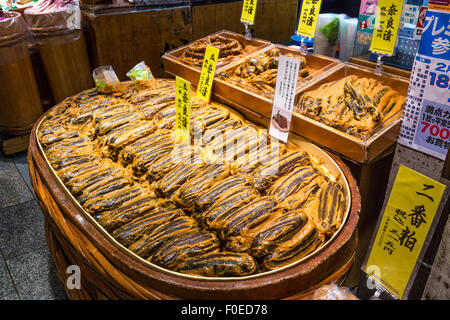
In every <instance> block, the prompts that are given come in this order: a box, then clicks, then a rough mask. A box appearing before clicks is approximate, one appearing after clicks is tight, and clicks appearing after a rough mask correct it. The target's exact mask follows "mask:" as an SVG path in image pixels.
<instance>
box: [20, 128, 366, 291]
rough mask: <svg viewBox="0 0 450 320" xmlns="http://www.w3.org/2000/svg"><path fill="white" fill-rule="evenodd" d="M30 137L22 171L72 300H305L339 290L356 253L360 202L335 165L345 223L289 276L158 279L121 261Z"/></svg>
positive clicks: (130, 260) (131, 261) (135, 263)
mask: <svg viewBox="0 0 450 320" xmlns="http://www.w3.org/2000/svg"><path fill="white" fill-rule="evenodd" d="M36 130H37V127H36V126H35V128H34V129H33V131H32V135H31V139H30V147H29V153H28V164H29V170H30V177H31V182H32V185H33V188H34V190H35V192H36V195H37V197H38V199H39V202H40V205H41V208H42V210H43V212H44V216H45V222H46V236H47V242H48V246H49V249H50V252H51V254H52V257H53V260H54V263H55V265H56V270H57V273H58V277H59V279H60V280H61V281H62V283H63V284H66V281H67V278H68V276H69V274H68V273H67V267H68V266H70V265H77V266H79V267H80V271H81V275H82V276H81V289H79V290H75V289H72V290H69V289H67V288H66V292H67V294H68V296H69V297H70V298H71V299H305V298H308V297H310V295H311V294H312V293H313V291H314V290H315V289H316V288H318V287H320V286H321V285H323V284H328V283H331V282H337V283H342V281H343V280H344V279H345V276H346V275H347V272H348V271H349V269H350V267H351V265H352V262H353V259H354V253H355V250H356V245H357V232H356V226H357V222H358V218H359V211H360V195H359V191H358V188H357V185H356V182H355V180H354V178H353V177H352V175H351V173H350V171H349V169H348V168H347V167H346V166H345V165H344V163H343V162H342V161H341V159H340V158H339V157H337V156H335V155H332V154H330V156H331V157H332V158H333V159H334V160H335V162H336V163H337V164H338V165H339V167H340V168H341V169H342V172H343V173H344V175H345V177H346V179H347V181H348V184H349V189H350V192H351V204H350V210H349V215H348V217H347V221H346V223H345V224H344V226H343V227H342V229H341V230H340V232H339V233H338V234H337V235H336V237H335V238H334V239H333V241H332V242H331V243H329V245H327V246H326V247H324V248H323V250H320V251H319V252H318V253H317V254H316V255H313V256H312V257H311V258H309V259H307V260H305V261H304V262H302V263H301V264H296V265H294V266H292V267H290V268H287V269H283V270H280V271H279V272H274V273H270V274H266V275H262V276H260V277H255V278H251V279H243V280H236V281H226V280H214V281H211V280H203V279H189V278H186V277H182V276H177V275H176V274H174V273H165V272H161V271H160V270H158V269H156V268H152V267H151V266H149V265H148V264H144V263H142V261H140V260H138V259H136V258H134V257H133V256H131V255H129V254H125V253H124V251H122V250H120V248H119V247H117V246H116V245H115V244H114V243H113V242H112V241H111V240H110V239H108V238H107V237H106V236H105V234H104V233H102V232H101V231H100V230H99V229H98V228H97V227H96V226H95V225H94V223H92V222H91V221H90V220H88V219H87V218H86V217H85V215H84V213H83V212H81V211H80V209H79V207H78V206H77V205H76V204H75V203H74V202H72V200H71V198H70V197H68V196H67V194H66V192H65V190H64V187H63V186H62V184H61V183H60V182H59V181H58V180H57V178H56V177H55V176H54V175H53V174H52V172H51V169H50V167H49V165H48V163H47V162H46V160H45V158H44V157H43V155H42V154H41V151H40V149H39V146H38V144H37V140H36V139H37V138H36Z"/></svg>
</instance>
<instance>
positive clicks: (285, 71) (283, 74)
mask: <svg viewBox="0 0 450 320" xmlns="http://www.w3.org/2000/svg"><path fill="white" fill-rule="evenodd" d="M299 70H300V60H297V59H294V58H289V57H286V56H282V55H280V57H279V59H278V73H277V83H276V85H275V96H274V98H273V107H272V118H271V121H270V131H269V134H270V135H271V136H273V137H274V138H277V139H279V140H281V141H283V142H287V139H288V136H289V130H290V128H291V118H292V109H293V107H294V98H295V89H296V88H297V79H298V72H299Z"/></svg>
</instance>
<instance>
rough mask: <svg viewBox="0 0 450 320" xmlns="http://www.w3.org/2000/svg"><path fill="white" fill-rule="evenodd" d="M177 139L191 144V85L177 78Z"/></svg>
mask: <svg viewBox="0 0 450 320" xmlns="http://www.w3.org/2000/svg"><path fill="white" fill-rule="evenodd" d="M176 90H177V92H176V99H177V101H176V129H175V130H176V131H175V132H176V138H177V141H183V142H186V143H189V142H190V122H191V84H190V83H189V82H188V81H186V80H184V79H183V78H180V77H177V78H176Z"/></svg>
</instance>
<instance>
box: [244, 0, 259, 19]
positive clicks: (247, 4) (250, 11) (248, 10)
mask: <svg viewBox="0 0 450 320" xmlns="http://www.w3.org/2000/svg"><path fill="white" fill-rule="evenodd" d="M256 3H257V0H244V1H243V3H242V13H241V22H242V23H247V24H249V25H253V24H254V23H255V15H256Z"/></svg>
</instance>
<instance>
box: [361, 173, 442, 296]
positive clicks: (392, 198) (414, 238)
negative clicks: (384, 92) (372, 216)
mask: <svg viewBox="0 0 450 320" xmlns="http://www.w3.org/2000/svg"><path fill="white" fill-rule="evenodd" d="M445 188H446V187H445V185H443V184H441V183H439V182H437V181H435V180H433V179H431V178H429V177H427V176H424V175H422V174H420V173H419V172H416V171H414V170H412V169H409V168H407V167H405V166H402V165H401V166H400V168H399V170H398V173H397V176H396V178H395V181H394V185H393V187H392V191H391V193H390V195H389V199H388V202H387V204H386V208H385V209H384V212H383V215H382V218H381V222H380V224H379V227H378V231H377V234H376V237H375V240H374V241H373V243H372V249H371V251H370V255H369V257H368V259H367V262H366V264H365V267H364V272H366V273H367V274H368V275H369V276H371V277H372V278H373V279H375V280H376V281H377V282H378V283H379V284H381V285H382V286H383V287H384V288H386V289H388V290H389V291H390V292H391V293H392V294H393V295H395V296H396V297H397V298H399V299H402V298H404V297H405V293H407V292H406V290H407V285H408V283H409V280H410V278H411V276H412V274H413V270H414V267H415V265H416V262H417V261H418V259H419V255H420V253H421V251H422V248H423V246H424V245H425V243H426V239H427V235H428V234H429V231H430V227H431V226H432V225H433V220H434V218H435V215H436V213H437V210H438V207H439V204H440V202H441V198H442V196H443V194H444V191H445ZM374 270H376V272H374Z"/></svg>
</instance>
